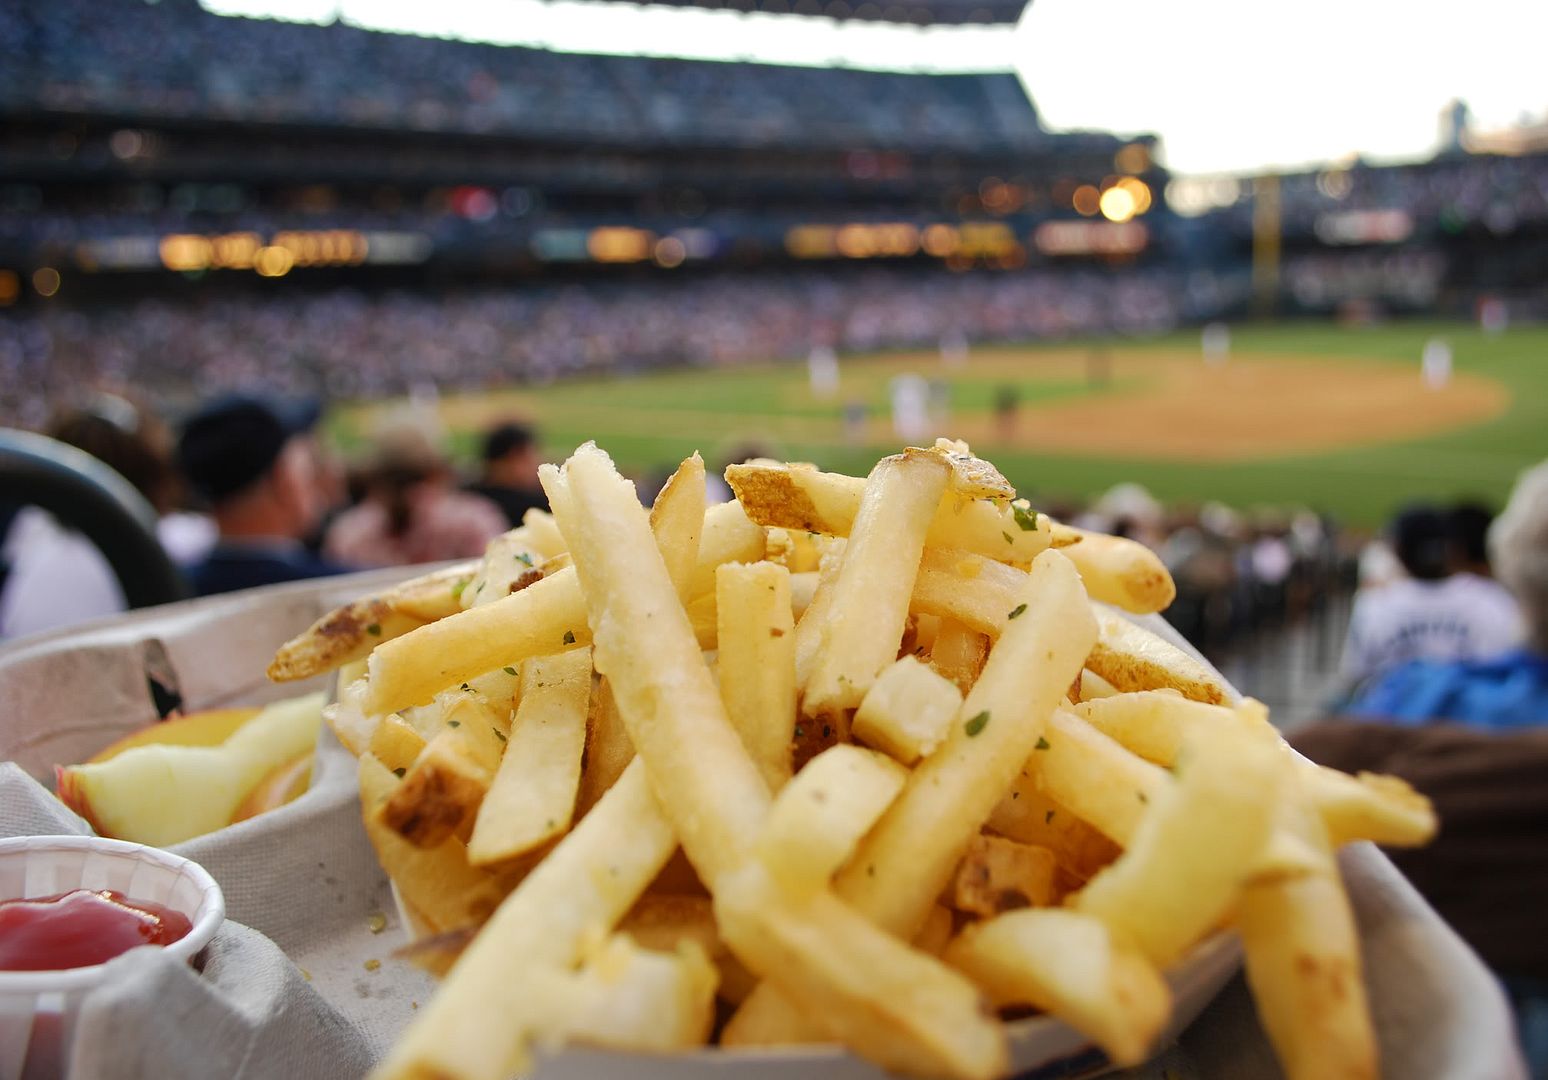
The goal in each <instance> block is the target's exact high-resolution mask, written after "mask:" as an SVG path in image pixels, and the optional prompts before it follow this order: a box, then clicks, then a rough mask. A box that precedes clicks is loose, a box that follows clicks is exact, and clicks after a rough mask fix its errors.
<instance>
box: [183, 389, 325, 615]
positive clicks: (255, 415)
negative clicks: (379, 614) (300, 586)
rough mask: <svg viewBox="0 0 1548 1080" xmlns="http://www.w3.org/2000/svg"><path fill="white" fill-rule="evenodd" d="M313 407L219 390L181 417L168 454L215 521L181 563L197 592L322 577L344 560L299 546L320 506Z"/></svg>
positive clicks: (315, 410) (316, 412)
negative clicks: (198, 548)
mask: <svg viewBox="0 0 1548 1080" xmlns="http://www.w3.org/2000/svg"><path fill="white" fill-rule="evenodd" d="M319 414H320V409H319V407H318V405H317V404H316V403H315V402H303V403H282V402H274V401H267V400H264V399H262V398H258V397H252V396H248V395H233V396H229V397H223V398H220V399H218V400H216V401H213V402H210V403H209V404H207V405H205V406H203V407H202V408H200V409H199V410H198V411H197V412H195V413H194V415H193V416H191V417H189V418H188V420H187V421H186V422H185V423H184V425H183V431H182V437H181V439H180V440H179V443H178V462H179V464H180V465H181V466H182V469H183V474H184V475H185V476H186V477H187V479H188V483H189V485H190V486H192V487H193V489H194V490H195V491H197V492H198V493H199V494H200V495H202V496H203V497H204V498H205V500H206V501H208V503H209V505H210V510H211V513H212V515H213V516H214V518H215V523H216V526H217V527H218V529H219V538H218V539H217V541H216V543H215V546H214V547H213V548H212V549H211V550H210V551H209V553H208V554H207V555H205V556H204V558H202V559H200V560H198V561H197V562H195V563H194V564H192V565H191V566H189V567H188V577H189V581H190V583H191V584H192V585H193V587H194V591H195V592H197V593H199V595H201V596H209V595H212V594H214V593H224V592H232V591H235V590H237V589H250V588H255V587H257V586H260V585H274V584H277V583H279V582H285V581H301V580H304V579H307V578H315V577H326V576H328V575H330V574H339V573H344V572H346V571H347V570H349V569H351V568H350V567H347V566H344V565H341V564H338V563H334V562H330V561H327V560H325V559H320V558H318V557H317V556H316V555H313V554H312V553H311V552H310V551H308V550H307V549H306V547H305V546H304V545H303V544H302V542H301V541H302V538H303V537H305V536H306V535H308V534H309V533H310V532H311V531H312V529H313V528H314V527H315V526H316V524H317V522H318V520H319V519H320V518H321V516H322V514H323V511H324V510H325V509H326V507H324V506H323V505H322V497H321V494H320V487H319V485H318V483H317V477H316V461H315V457H314V453H313V448H312V445H311V440H312V429H313V428H314V427H315V426H316V424H317V420H318V417H319Z"/></svg>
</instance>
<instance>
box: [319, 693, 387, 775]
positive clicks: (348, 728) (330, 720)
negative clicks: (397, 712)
mask: <svg viewBox="0 0 1548 1080" xmlns="http://www.w3.org/2000/svg"><path fill="white" fill-rule="evenodd" d="M368 689H369V688H368V686H367V684H366V680H365V679H352V680H350V681H348V682H345V681H344V680H343V679H340V680H339V699H338V700H337V701H333V702H330V703H329V704H327V705H325V706H323V722H324V723H325V724H327V725H328V726H329V727H331V728H332V729H333V733H334V734H335V735H337V736H338V738H339V742H341V743H343V744H344V749H346V750H348V751H349V752H350V753H351V754H354V755H355V756H356V757H359V756H360V755H361V754H363V753H365V752H366V750H368V749H369V748H370V746H371V739H372V737H373V736H374V735H375V733H376V726H377V725H378V724H380V723H381V722H382V717H381V715H380V714H373V713H369V712H367V711H366V705H365V701H366V694H367V692H368Z"/></svg>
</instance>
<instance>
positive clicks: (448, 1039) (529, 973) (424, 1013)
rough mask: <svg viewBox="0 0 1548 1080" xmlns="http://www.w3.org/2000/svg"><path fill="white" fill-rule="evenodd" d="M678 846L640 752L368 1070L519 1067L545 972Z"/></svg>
mask: <svg viewBox="0 0 1548 1080" xmlns="http://www.w3.org/2000/svg"><path fill="white" fill-rule="evenodd" d="M662 576H663V578H665V573H664V572H663V575H662ZM676 846H677V839H676V836H675V835H674V833H673V831H672V827H671V825H670V824H669V823H668V822H667V820H666V817H665V815H664V814H662V812H661V808H660V806H659V805H658V804H657V802H656V797H655V796H654V795H652V794H651V790H650V782H649V780H648V779H647V778H646V775H645V763H644V762H643V761H640V762H635V763H634V764H633V765H631V766H630V767H629V768H628V769H625V770H624V774H623V775H622V776H620V777H619V778H618V782H617V783H616V784H614V785H613V787H612V789H611V790H609V791H608V793H607V794H606V795H604V796H603V797H602V801H601V802H599V803H598V804H597V805H596V806H595V807H593V808H592V811H591V813H590V814H587V815H586V817H585V818H584V819H582V821H581V822H580V824H578V825H577V826H576V827H575V828H574V829H572V830H571V831H570V832H569V833H568V834H567V835H566V836H565V838H564V839H563V840H561V841H560V842H559V843H558V844H557V845H556V846H555V847H554V849H553V850H552V851H550V852H549V853H548V855H547V857H546V858H544V859H543V861H542V862H540V863H538V865H537V866H536V868H535V869H533V871H532V872H531V873H530V874H528V875H527V877H526V878H525V879H523V881H522V883H521V884H520V885H519V886H517V888H516V890H515V891H514V892H512V893H511V894H510V896H508V897H506V898H505V901H504V902H503V903H501V905H500V906H499V908H498V909H497V910H496V911H495V913H494V915H493V916H492V917H491V918H490V919H489V921H488V922H487V923H486V924H485V926H484V929H483V931H482V932H481V933H480V934H479V935H478V937H477V938H475V939H474V941H473V943H472V944H471V945H470V946H468V948H467V950H466V951H465V952H464V953H463V954H462V957H461V959H459V960H458V961H457V963H456V966H454V967H453V968H452V970H451V973H450V974H449V975H448V976H447V977H446V980H445V982H443V983H442V984H441V988H440V990H439V991H438V992H437V994H436V995H435V997H434V998H432V999H431V1000H430V1002H429V1003H428V1004H427V1005H426V1006H425V1008H423V1009H421V1010H420V1011H419V1014H418V1015H417V1016H416V1017H415V1019H414V1022H413V1023H412V1024H410V1026H409V1028H408V1030H407V1031H405V1032H404V1034H403V1037H402V1038H401V1039H400V1040H399V1041H398V1043H397V1045H396V1046H394V1047H393V1050H392V1052H391V1053H390V1054H389V1055H388V1057H387V1060H386V1061H385V1062H383V1063H382V1064H381V1065H380V1066H378V1068H377V1069H376V1070H375V1071H374V1072H373V1073H372V1076H373V1077H376V1078H377V1080H412V1078H418V1077H425V1076H434V1077H451V1078H456V1080H506V1078H507V1077H509V1076H511V1075H514V1074H516V1073H519V1072H522V1071H523V1070H524V1069H525V1068H526V1067H527V1064H528V1047H529V1045H530V1042H531V1040H532V1037H533V1035H534V1034H535V1032H537V1031H538V1030H539V1029H540V1028H541V1027H542V1026H543V1021H544V1020H545V1019H546V1018H547V1013H546V1012H545V1009H546V1004H545V1001H546V995H545V993H544V992H543V987H544V982H545V980H546V979H547V978H548V977H549V973H550V972H552V971H555V970H563V969H566V968H568V967H569V966H571V965H573V964H575V963H576V962H578V961H579V960H580V959H581V957H582V955H583V950H584V947H585V944H586V942H587V940H588V939H590V938H591V936H592V935H595V934H596V933H598V931H599V930H600V931H603V932H605V931H606V930H608V929H610V928H611V927H613V926H614V925H616V924H617V923H618V921H619V920H620V919H622V918H623V917H624V915H625V914H626V913H627V912H628V910H629V909H630V908H631V907H632V906H633V905H634V902H635V901H636V900H637V899H638V898H639V896H640V894H641V893H643V892H644V891H645V887H646V886H647V885H649V884H650V882H651V879H652V878H654V877H655V876H656V874H657V873H658V872H660V870H661V868H662V866H664V865H665V864H666V861H667V859H668V857H670V856H671V854H672V851H673V850H674V849H675V847H676Z"/></svg>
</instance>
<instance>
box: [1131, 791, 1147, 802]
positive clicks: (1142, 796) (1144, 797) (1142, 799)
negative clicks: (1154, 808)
mask: <svg viewBox="0 0 1548 1080" xmlns="http://www.w3.org/2000/svg"><path fill="white" fill-rule="evenodd" d="M1134 794H1136V795H1138V796H1139V801H1140V802H1142V803H1147V804H1148V803H1149V802H1150V798H1149V796H1147V795H1146V794H1145V793H1144V792H1143V791H1136V792H1135V793H1134Z"/></svg>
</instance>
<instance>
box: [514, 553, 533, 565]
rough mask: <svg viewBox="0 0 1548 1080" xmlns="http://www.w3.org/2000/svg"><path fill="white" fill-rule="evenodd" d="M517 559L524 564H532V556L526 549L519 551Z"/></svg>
mask: <svg viewBox="0 0 1548 1080" xmlns="http://www.w3.org/2000/svg"><path fill="white" fill-rule="evenodd" d="M516 561H517V562H519V563H521V564H522V565H523V566H531V565H532V556H531V555H528V554H527V553H526V552H525V551H518V552H517V553H516Z"/></svg>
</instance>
